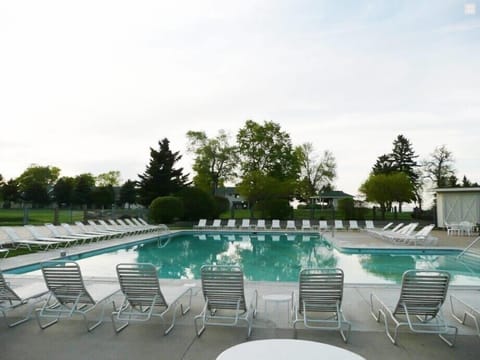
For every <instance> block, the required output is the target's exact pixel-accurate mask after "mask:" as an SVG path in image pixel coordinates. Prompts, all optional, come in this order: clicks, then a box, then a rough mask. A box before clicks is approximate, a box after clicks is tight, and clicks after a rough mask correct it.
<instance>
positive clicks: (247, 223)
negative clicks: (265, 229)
mask: <svg viewBox="0 0 480 360" xmlns="http://www.w3.org/2000/svg"><path fill="white" fill-rule="evenodd" d="M249 226H250V219H242V225H241V227H247V228H248V227H249Z"/></svg>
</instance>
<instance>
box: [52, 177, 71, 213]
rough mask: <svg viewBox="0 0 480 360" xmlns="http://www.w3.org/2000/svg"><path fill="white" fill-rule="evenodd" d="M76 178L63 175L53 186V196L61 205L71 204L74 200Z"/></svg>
mask: <svg viewBox="0 0 480 360" xmlns="http://www.w3.org/2000/svg"><path fill="white" fill-rule="evenodd" d="M74 190H75V179H74V178H72V177H67V176H64V177H61V178H60V179H58V180H57V183H56V184H55V186H54V187H53V196H54V198H55V201H56V202H57V204H58V205H59V206H64V205H66V206H70V205H72V204H73V202H74Z"/></svg>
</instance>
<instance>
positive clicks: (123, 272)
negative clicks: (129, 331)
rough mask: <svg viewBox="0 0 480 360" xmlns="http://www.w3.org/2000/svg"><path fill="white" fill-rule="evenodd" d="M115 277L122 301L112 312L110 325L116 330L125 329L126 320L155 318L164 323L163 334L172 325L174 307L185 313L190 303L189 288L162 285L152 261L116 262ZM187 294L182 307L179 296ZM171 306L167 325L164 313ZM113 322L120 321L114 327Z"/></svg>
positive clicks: (190, 292)
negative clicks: (171, 311) (121, 323)
mask: <svg viewBox="0 0 480 360" xmlns="http://www.w3.org/2000/svg"><path fill="white" fill-rule="evenodd" d="M116 269H117V276H118V281H119V283H120V289H121V291H122V293H123V296H124V300H123V302H122V305H121V306H120V308H119V309H118V310H114V311H113V312H112V325H113V328H114V330H115V332H116V333H119V332H120V331H122V330H123V329H125V328H126V327H127V326H128V325H129V324H130V322H132V321H135V322H145V321H148V320H150V319H151V318H152V317H159V318H160V319H161V320H162V322H163V324H164V328H165V329H164V335H167V334H168V333H169V332H170V331H171V330H172V329H173V327H174V326H175V319H176V315H177V309H178V308H180V310H181V314H182V315H185V314H186V313H187V312H188V311H189V310H190V306H191V303H192V294H193V291H192V287H185V286H170V287H162V289H160V283H159V279H158V275H157V269H156V268H155V266H154V265H153V264H142V263H138V264H118V265H117V267H116ZM184 296H185V297H186V296H188V305H187V306H186V307H185V308H184V307H183V304H182V303H181V301H180V300H181V298H183V297H184ZM172 309H173V315H172V322H171V324H170V326H169V327H168V328H167V326H166V320H165V317H164V316H165V315H166V314H167V313H168V312H169V311H170V310H172ZM117 322H123V323H124V324H123V325H121V326H119V327H117V325H116V324H117Z"/></svg>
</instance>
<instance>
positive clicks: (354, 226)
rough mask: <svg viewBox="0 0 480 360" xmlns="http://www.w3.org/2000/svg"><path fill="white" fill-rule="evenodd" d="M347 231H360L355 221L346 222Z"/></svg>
mask: <svg viewBox="0 0 480 360" xmlns="http://www.w3.org/2000/svg"><path fill="white" fill-rule="evenodd" d="M348 230H349V231H350V230H360V227H359V226H358V222H357V220H348Z"/></svg>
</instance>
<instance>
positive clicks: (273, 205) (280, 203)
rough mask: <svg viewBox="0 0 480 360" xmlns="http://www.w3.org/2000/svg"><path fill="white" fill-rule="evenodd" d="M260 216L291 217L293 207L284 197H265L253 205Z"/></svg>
mask: <svg viewBox="0 0 480 360" xmlns="http://www.w3.org/2000/svg"><path fill="white" fill-rule="evenodd" d="M255 209H256V210H258V211H260V213H261V214H262V218H265V219H279V220H287V219H291V218H293V208H292V207H291V206H290V203H289V202H288V200H286V199H266V200H262V201H259V202H258V203H257V205H256V207H255Z"/></svg>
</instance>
